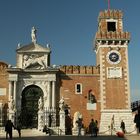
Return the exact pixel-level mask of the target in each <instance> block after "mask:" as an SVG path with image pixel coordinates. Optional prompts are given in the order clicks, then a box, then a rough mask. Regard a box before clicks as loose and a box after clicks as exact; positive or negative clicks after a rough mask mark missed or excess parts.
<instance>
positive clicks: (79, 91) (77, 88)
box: [75, 83, 82, 94]
mask: <svg viewBox="0 0 140 140" xmlns="http://www.w3.org/2000/svg"><path fill="white" fill-rule="evenodd" d="M75 93H76V94H82V84H79V83H78V84H76V85H75Z"/></svg>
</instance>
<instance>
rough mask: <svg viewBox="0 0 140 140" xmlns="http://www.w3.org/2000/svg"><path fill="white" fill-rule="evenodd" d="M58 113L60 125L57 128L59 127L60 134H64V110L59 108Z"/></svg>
mask: <svg viewBox="0 0 140 140" xmlns="http://www.w3.org/2000/svg"><path fill="white" fill-rule="evenodd" d="M59 115H60V126H59V129H60V133H61V134H60V135H65V129H66V128H65V112H64V110H62V111H61V110H60V112H59Z"/></svg>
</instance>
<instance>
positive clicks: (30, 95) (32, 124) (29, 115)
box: [19, 85, 43, 128]
mask: <svg viewBox="0 0 140 140" xmlns="http://www.w3.org/2000/svg"><path fill="white" fill-rule="evenodd" d="M40 97H43V91H42V90H41V88H40V87H38V86H35V85H30V86H28V87H26V88H25V89H24V90H23V92H22V101H21V114H20V117H19V118H20V119H19V120H20V121H21V124H22V127H23V128H37V127H38V100H39V98H40Z"/></svg>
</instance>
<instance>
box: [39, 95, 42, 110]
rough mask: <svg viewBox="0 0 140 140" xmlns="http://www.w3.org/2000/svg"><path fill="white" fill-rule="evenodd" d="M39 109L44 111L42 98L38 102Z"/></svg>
mask: <svg viewBox="0 0 140 140" xmlns="http://www.w3.org/2000/svg"><path fill="white" fill-rule="evenodd" d="M38 109H39V110H42V109H43V101H42V97H40V98H39V100H38Z"/></svg>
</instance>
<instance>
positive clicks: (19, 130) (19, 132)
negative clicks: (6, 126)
mask: <svg viewBox="0 0 140 140" xmlns="http://www.w3.org/2000/svg"><path fill="white" fill-rule="evenodd" d="M21 128H22V126H21V123H20V122H19V123H18V124H17V127H16V129H17V131H18V135H19V138H20V137H21Z"/></svg>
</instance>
